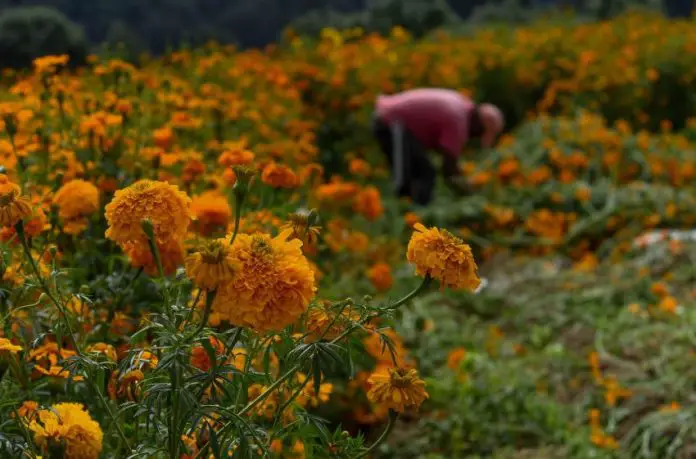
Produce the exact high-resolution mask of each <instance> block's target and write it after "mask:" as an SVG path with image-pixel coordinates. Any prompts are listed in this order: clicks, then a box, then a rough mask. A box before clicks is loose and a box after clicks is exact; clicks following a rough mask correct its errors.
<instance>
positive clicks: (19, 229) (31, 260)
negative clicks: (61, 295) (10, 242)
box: [15, 220, 131, 451]
mask: <svg viewBox="0 0 696 459" xmlns="http://www.w3.org/2000/svg"><path fill="white" fill-rule="evenodd" d="M15 229H16V231H17V235H18V236H19V239H20V241H21V243H22V247H23V248H24V255H25V256H26V257H27V259H28V260H29V264H30V265H31V268H32V270H33V272H34V275H35V276H36V278H37V279H38V281H39V285H40V286H41V289H42V290H43V291H44V293H46V295H47V296H48V298H49V299H50V300H51V301H52V302H53V304H54V305H55V306H56V308H57V309H58V312H59V313H60V314H59V315H60V316H61V318H62V319H63V321H64V322H65V325H66V327H67V328H68V333H69V334H70V340H71V341H72V345H73V347H74V350H75V354H77V356H78V357H80V358H82V357H84V354H83V353H82V349H81V348H80V345H79V344H78V342H77V339H76V338H75V332H74V331H73V329H72V325H70V319H69V318H68V316H67V314H66V313H65V309H64V308H63V305H62V304H60V302H59V301H58V300H57V299H56V297H55V296H54V295H53V292H51V290H50V289H49V288H48V285H47V284H46V281H45V280H44V278H43V277H41V273H40V272H39V268H38V266H37V265H36V261H35V260H34V257H32V255H31V251H30V250H29V244H28V243H27V238H26V235H25V233H24V222H23V221H21V220H20V221H19V222H18V223H17V224H16V225H15ZM86 381H87V383H88V384H89V385H90V386H91V387H92V389H93V390H94V391H95V392H96V393H97V396H98V397H99V400H100V402H101V403H102V405H103V406H104V409H105V410H106V413H107V414H108V415H109V418H110V419H111V422H112V423H113V424H114V425H115V426H116V431H117V432H118V435H119V437H120V438H121V441H122V442H123V444H124V445H126V448H127V449H128V451H130V450H131V449H130V446H129V444H128V439H127V438H126V435H125V434H124V433H123V429H121V425H120V424H119V423H118V421H117V419H116V416H115V415H114V413H113V411H111V407H110V406H109V404H108V402H107V401H106V399H105V398H104V396H103V395H102V393H101V391H100V390H99V388H98V387H97V385H96V384H95V383H94V379H93V378H86Z"/></svg>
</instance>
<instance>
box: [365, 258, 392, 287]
mask: <svg viewBox="0 0 696 459" xmlns="http://www.w3.org/2000/svg"><path fill="white" fill-rule="evenodd" d="M367 277H368V279H370V282H372V285H373V286H374V287H375V288H376V289H377V291H379V292H386V291H387V290H389V289H390V288H391V287H392V283H393V282H394V279H393V278H392V272H391V267H390V266H389V265H388V264H386V263H377V264H375V265H373V266H372V267H371V268H370V269H369V270H368V271H367Z"/></svg>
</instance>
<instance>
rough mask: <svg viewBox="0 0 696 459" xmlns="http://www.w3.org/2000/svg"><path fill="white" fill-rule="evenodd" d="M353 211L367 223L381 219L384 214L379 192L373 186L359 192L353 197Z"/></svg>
mask: <svg viewBox="0 0 696 459" xmlns="http://www.w3.org/2000/svg"><path fill="white" fill-rule="evenodd" d="M353 210H354V211H356V212H357V213H359V214H360V215H362V216H363V217H365V218H366V219H368V220H369V221H374V220H377V219H378V218H379V217H381V216H382V214H383V213H384V207H382V198H381V196H380V194H379V190H378V189H377V188H376V187H374V186H368V187H366V188H365V189H363V190H361V191H360V193H358V195H357V196H356V197H355V202H354V203H353Z"/></svg>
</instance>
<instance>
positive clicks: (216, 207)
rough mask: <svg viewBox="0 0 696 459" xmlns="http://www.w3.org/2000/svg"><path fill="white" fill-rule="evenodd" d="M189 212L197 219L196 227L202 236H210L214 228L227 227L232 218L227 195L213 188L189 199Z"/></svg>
mask: <svg viewBox="0 0 696 459" xmlns="http://www.w3.org/2000/svg"><path fill="white" fill-rule="evenodd" d="M191 213H192V214H193V215H194V216H195V217H196V219H197V220H198V223H199V228H198V229H199V231H200V233H201V234H202V235H204V236H210V235H211V234H213V233H214V232H215V230H216V229H221V228H222V229H225V228H227V225H228V223H229V222H230V220H231V219H232V208H231V207H230V203H229V201H228V200H227V197H226V196H225V195H224V194H222V193H220V192H219V191H215V190H211V191H206V192H204V193H201V194H200V195H198V196H194V197H193V199H192V200H191Z"/></svg>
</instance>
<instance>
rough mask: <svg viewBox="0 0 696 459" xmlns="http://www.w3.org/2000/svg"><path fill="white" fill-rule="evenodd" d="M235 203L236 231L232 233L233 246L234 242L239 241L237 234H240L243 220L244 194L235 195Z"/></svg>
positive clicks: (231, 242) (231, 241)
mask: <svg viewBox="0 0 696 459" xmlns="http://www.w3.org/2000/svg"><path fill="white" fill-rule="evenodd" d="M234 201H235V203H234V230H233V231H232V237H231V238H230V245H232V244H233V243H234V240H235V239H237V233H238V232H239V222H240V220H241V219H242V206H243V205H244V194H243V193H235V194H234Z"/></svg>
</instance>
